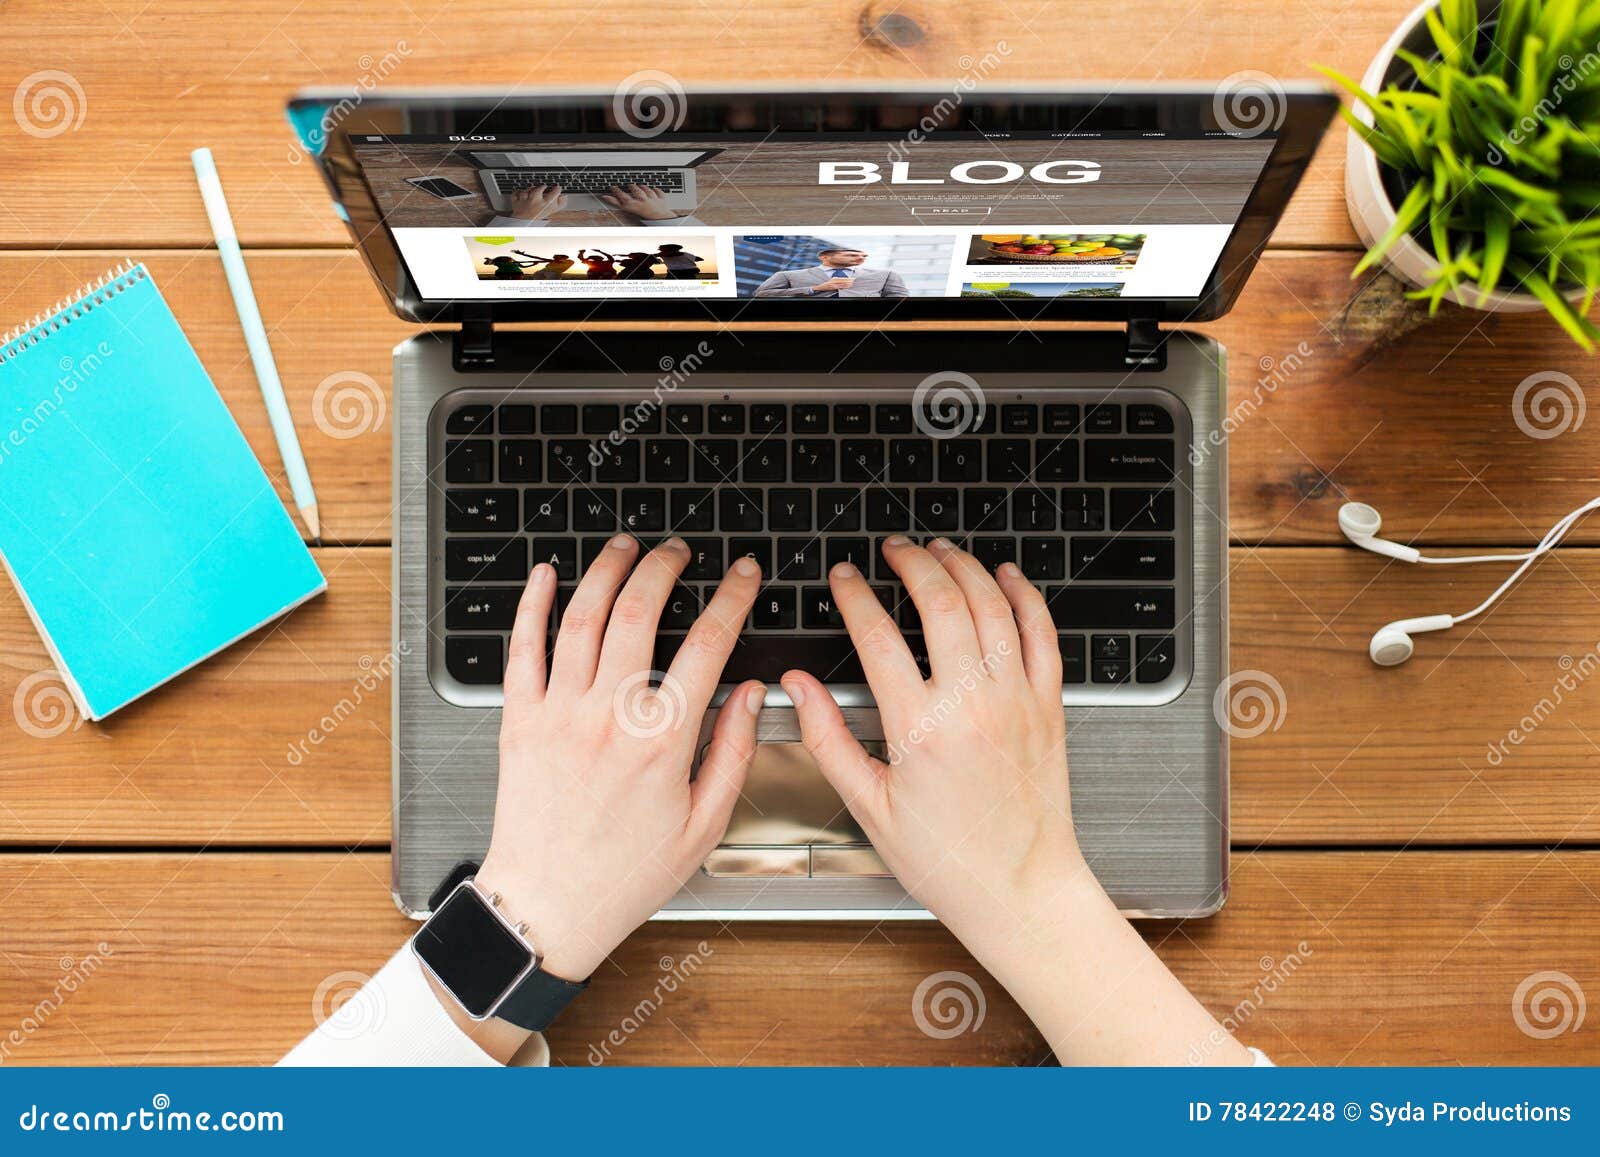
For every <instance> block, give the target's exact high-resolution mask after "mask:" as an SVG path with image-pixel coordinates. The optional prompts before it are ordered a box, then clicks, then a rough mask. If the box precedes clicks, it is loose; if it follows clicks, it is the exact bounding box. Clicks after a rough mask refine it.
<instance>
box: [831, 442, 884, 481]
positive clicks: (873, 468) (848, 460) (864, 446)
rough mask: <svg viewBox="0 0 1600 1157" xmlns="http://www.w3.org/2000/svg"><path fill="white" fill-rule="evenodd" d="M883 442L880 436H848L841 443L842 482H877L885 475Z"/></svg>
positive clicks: (840, 466)
mask: <svg viewBox="0 0 1600 1157" xmlns="http://www.w3.org/2000/svg"><path fill="white" fill-rule="evenodd" d="M883 467H884V456H883V442H882V440H880V439H878V438H847V439H845V440H844V441H843V442H841V443H840V444H839V481H840V482H877V481H879V480H880V479H881V478H882V477H883Z"/></svg>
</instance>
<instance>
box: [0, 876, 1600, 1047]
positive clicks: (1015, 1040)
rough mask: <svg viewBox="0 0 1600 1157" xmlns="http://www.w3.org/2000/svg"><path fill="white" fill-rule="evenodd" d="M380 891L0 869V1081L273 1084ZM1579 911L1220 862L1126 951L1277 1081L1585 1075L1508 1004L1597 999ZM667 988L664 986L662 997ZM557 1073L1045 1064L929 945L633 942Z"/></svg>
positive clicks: (564, 1039)
mask: <svg viewBox="0 0 1600 1157" xmlns="http://www.w3.org/2000/svg"><path fill="white" fill-rule="evenodd" d="M387 878H388V872H387V861H386V857H384V856H382V855H379V854H371V853H364V854H355V855H334V854H314V855H309V854H308V855H299V856H271V857H267V856H248V855H237V854H208V855H201V856H173V855H140V856H126V855H82V854H63V855H56V856H48V857H42V856H32V855H0V917H3V918H4V922H5V926H6V928H7V929H8V931H7V938H6V939H7V943H6V951H5V953H4V954H3V955H0V978H3V979H0V1029H4V1030H5V1031H6V1032H8V1031H10V1029H11V1028H12V1027H14V1026H15V1027H18V1028H19V1035H20V1037H21V1040H20V1042H15V1041H13V1042H10V1043H9V1044H7V1038H6V1036H5V1032H0V1046H5V1047H6V1048H7V1049H8V1050H9V1051H8V1052H7V1053H5V1054H4V1056H3V1059H4V1060H5V1061H6V1062H7V1063H19V1064H95V1065H99V1064H132V1063H146V1064H209V1063H224V1064H261V1063H270V1062H271V1061H273V1060H275V1059H276V1058H277V1057H278V1056H280V1055H281V1054H282V1053H283V1052H284V1051H286V1050H287V1049H288V1048H289V1047H290V1046H291V1045H292V1044H294V1042H295V1041H297V1040H298V1039H299V1038H300V1037H301V1036H302V1035H304V1034H305V1033H306V1032H308V1031H309V1030H310V1029H311V1028H312V1026H313V1024H314V1023H315V1021H314V1019H313V1018H314V1015H315V1010H316V1008H317V1007H319V1006H320V1007H323V1008H327V1007H329V1006H330V1005H331V1004H333V1003H336V1002H337V1000H338V999H339V998H340V997H341V996H345V995H348V994H349V991H350V986H351V985H352V984H355V983H359V982H360V979H361V978H362V977H363V976H364V975H365V974H368V973H371V972H372V971H374V970H376V969H377V968H378V967H379V966H380V965H381V964H382V963H383V961H384V960H385V959H386V958H387V957H388V955H389V954H390V953H391V952H393V951H394V950H395V948H396V947H398V946H399V945H400V944H401V942H402V941H403V939H404V938H405V936H406V935H407V933H408V930H409V928H410V927H411V926H410V925H409V924H408V923H407V922H406V921H405V920H404V919H402V918H401V917H400V916H399V915H397V914H396V913H395V911H394V908H393V906H392V905H391V904H390V902H389V897H388V890H387V883H386V882H387ZM1597 890H1600V853H1594V852H1555V853H1545V852H1498V853H1464V852H1453V853H1440V854H1431V853H1428V854H1411V855H1393V854H1388V853H1377V852H1372V853H1313V854H1307V853H1295V852H1274V853H1258V854H1254V855H1249V856H1243V857H1240V858H1239V860H1238V862H1237V863H1236V866H1235V873H1234V879H1233V896H1232V899H1231V900H1230V901H1229V904H1228V906H1227V907H1226V908H1225V909H1224V910H1223V912H1222V913H1221V914H1220V915H1219V916H1216V917H1214V918H1212V919H1209V920H1204V921H1191V922H1188V923H1184V924H1150V925H1147V926H1145V927H1144V928H1143V931H1144V933H1145V935H1146V936H1147V937H1148V938H1149V939H1150V940H1151V941H1152V943H1154V944H1155V945H1156V946H1157V950H1158V951H1159V952H1160V954H1161V956H1162V957H1163V958H1164V959H1165V960H1166V961H1167V963H1168V964H1169V965H1170V966H1171V967H1172V968H1173V970H1174V971H1175V972H1176V973H1177V974H1178V976H1179V977H1181V978H1182V979H1183V980H1184V982H1185V983H1187V984H1188V985H1189V986H1190V988H1191V989H1192V990H1193V991H1194V992H1195V994H1196V995H1197V996H1198V997H1199V998H1200V1000H1202V1001H1203V1002H1204V1003H1205V1004H1206V1005H1207V1006H1208V1007H1209V1008H1210V1009H1211V1010H1212V1011H1213V1012H1214V1013H1216V1014H1217V1015H1219V1016H1231V1017H1233V1018H1234V1019H1235V1020H1236V1021H1237V1023H1238V1024H1239V1025H1240V1027H1239V1029H1238V1032H1239V1035H1240V1036H1241V1037H1242V1038H1243V1039H1244V1040H1245V1041H1246V1042H1248V1043H1250V1044H1254V1045H1256V1046H1258V1047H1260V1048H1262V1049H1263V1050H1265V1051H1266V1052H1267V1053H1268V1054H1269V1055H1271V1056H1272V1057H1273V1058H1274V1059H1275V1060H1276V1061H1277V1062H1278V1063H1280V1064H1286V1065H1288V1064H1310V1063H1316V1064H1352V1065H1372V1064H1452V1063H1456V1064H1531V1065H1544V1064H1594V1063H1596V1062H1597V1061H1600V1035H1597V1034H1596V1033H1595V1032H1594V1031H1593V1027H1592V1025H1589V1026H1584V1027H1583V1028H1581V1029H1579V1030H1578V1031H1572V1032H1566V1033H1562V1034H1560V1035H1556V1036H1553V1037H1551V1038H1550V1039H1546V1040H1540V1039H1536V1038H1534V1037H1533V1036H1530V1035H1528V1034H1526V1033H1524V1032H1523V1031H1521V1030H1520V1029H1519V1028H1518V1025H1517V1021H1516V1019H1515V1017H1514V1014H1513V1007H1514V1005H1513V995H1514V993H1515V992H1516V991H1517V988H1518V986H1519V985H1520V984H1521V983H1522V982H1523V981H1524V979H1525V978H1527V977H1529V976H1531V975H1532V974H1534V973H1538V972H1549V971H1559V972H1564V973H1566V974H1567V975H1569V976H1570V977H1571V978H1572V980H1573V981H1575V982H1576V983H1577V984H1578V985H1579V986H1581V987H1582V988H1583V989H1585V990H1587V991H1588V992H1590V993H1592V992H1594V991H1595V988H1596V987H1597V986H1600V965H1597V961H1596V957H1595V953H1594V930H1593V924H1592V921H1593V905H1594V896H1595V894H1596V891H1597ZM39 912H48V913H50V914H51V918H50V919H49V920H40V919H38V918H37V916H36V914H37V913H39ZM702 945H703V947H702ZM943 971H957V972H961V973H965V974H966V975H967V976H968V977H969V978H970V980H971V984H972V985H974V986H975V987H976V989H977V990H978V991H980V992H981V994H982V1000H983V1004H984V1018H983V1023H982V1024H981V1026H978V1027H977V1028H976V1031H971V1032H967V1033H962V1034H960V1035H957V1036H955V1037H952V1038H950V1039H948V1040H936V1039H933V1038H931V1037H929V1036H928V1035H926V1034H925V1033H923V1032H922V1031H921V1030H920V1029H919V1028H918V1027H917V1025H916V1022H915V1020H914V1019H913V1015H912V1007H913V1004H912V1000H913V993H914V992H915V991H916V989H917V986H918V985H919V983H921V982H922V981H923V980H924V979H925V978H926V977H928V976H930V975H932V974H933V973H936V972H943ZM664 972H665V973H671V974H675V975H677V976H679V977H682V978H683V979H682V981H681V983H679V984H678V986H677V990H676V991H675V992H674V991H667V990H663V991H662V992H661V994H660V995H659V996H658V994H657V985H658V983H659V981H660V979H661V977H662V975H663V973H664ZM86 973H87V975H86V976H85V974H86ZM75 974H76V975H77V976H79V977H83V979H82V982H81V983H77V982H76V981H75V988H76V990H75V991H71V992H67V993H65V995H64V998H62V999H60V1003H59V1006H58V1007H54V1006H52V1007H49V1008H47V1010H46V1012H45V1013H44V1014H43V1015H41V1014H40V1012H39V1006H40V1002H41V1001H46V1000H47V999H48V1000H50V1001H52V1002H53V1001H54V1000H55V999H56V996H55V991H54V986H55V985H56V983H57V981H58V980H60V979H61V978H62V977H63V976H64V975H68V976H71V975H75ZM319 993H320V995H319ZM1105 999H1106V1000H1110V1001H1115V1000H1117V999H1119V994H1117V993H1116V992H1108V993H1106V994H1105ZM646 1000H648V1001H651V1002H652V1003H653V1005H654V1007H650V1006H648V1005H647V1006H644V1010H643V1011H641V1002H642V1001H646ZM1530 1023H1531V1022H1530ZM33 1024H37V1026H38V1027H37V1028H36V1029H30V1027H29V1026H30V1025H33ZM635 1024H636V1025H637V1028H636V1030H635V1028H634V1026H635ZM614 1031H615V1032H616V1033H617V1036H616V1037H612V1036H611V1035H610V1034H612V1033H613V1032H614ZM551 1046H552V1050H553V1055H554V1061H555V1063H557V1064H570V1065H585V1064H590V1063H593V1062H594V1061H595V1060H600V1061H604V1062H607V1063H614V1064H628V1065H635V1064H671V1065H712V1064H715V1065H740V1064H748V1065H785V1064H835V1065H850V1064H865V1065H886V1064H926V1065H945V1064H963V1065H965V1064H1002V1065H1010V1064H1019V1065H1029V1064H1039V1063H1042V1062H1046V1061H1047V1060H1048V1052H1047V1049H1046V1047H1045V1045H1044V1043H1043V1041H1042V1040H1041V1038H1040V1037H1039V1035H1038V1034H1037V1033H1036V1032H1035V1030H1034V1029H1033V1027H1032V1026H1031V1024H1029V1022H1028V1021H1027V1019H1026V1018H1025V1017H1024V1016H1023V1015H1022V1012H1021V1011H1020V1010H1019V1009H1018V1008H1017V1007H1016V1006H1015V1005H1014V1004H1013V1003H1012V1002H1011V1000H1010V998H1009V997H1008V996H1007V995H1006V994H1005V992H1004V991H1003V990H1002V989H1001V988H1000V986H999V985H998V984H997V983H996V982H995V981H994V980H993V979H992V978H991V977H989V976H988V975H987V974H985V973H984V972H983V970H982V969H980V968H979V967H978V966H977V965H976V964H975V963H974V962H973V960H972V958H971V957H970V956H969V955H968V954H967V953H966V951H965V950H964V949H962V948H961V946H960V945H959V944H958V943H957V942H956V941H955V940H954V939H953V938H952V937H951V936H950V935H949V933H947V932H946V931H945V930H944V929H943V928H941V927H939V926H938V925H927V924H916V925H912V924H892V925H877V926H874V925H866V924H806V925H796V924H787V925H774V924H764V925H728V926H717V925H712V924H706V925H647V926H645V927H644V928H643V929H641V930H640V931H639V932H637V933H635V935H634V936H632V937H631V938H630V939H629V940H628V941H627V942H626V943H625V944H624V945H623V946H622V948H621V949H619V951H618V952H617V953H616V954H615V956H614V957H613V959H612V960H611V961H610V962H609V963H608V964H607V965H605V966H603V967H602V969H601V971H600V973H599V974H598V976H597V977H596V979H595V982H594V984H593V985H592V986H591V988H590V989H589V991H588V992H587V993H586V994H585V995H584V996H583V998H582V999H581V1000H579V1001H577V1002H576V1003H575V1004H574V1005H573V1006H572V1007H571V1008H570V1009H569V1011H568V1012H567V1014H566V1015H565V1016H564V1017H563V1018H562V1020H561V1021H560V1022H559V1023H558V1024H557V1025H556V1027H555V1029H554V1030H553V1031H552V1033H551Z"/></svg>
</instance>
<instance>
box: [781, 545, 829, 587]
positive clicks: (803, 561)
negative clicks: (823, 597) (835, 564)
mask: <svg viewBox="0 0 1600 1157" xmlns="http://www.w3.org/2000/svg"><path fill="white" fill-rule="evenodd" d="M777 577H778V578H780V579H783V580H784V581H785V582H798V581H801V580H809V581H815V580H816V579H819V578H821V577H822V542H821V541H820V540H819V539H815V538H780V539H779V540H778V572H777Z"/></svg>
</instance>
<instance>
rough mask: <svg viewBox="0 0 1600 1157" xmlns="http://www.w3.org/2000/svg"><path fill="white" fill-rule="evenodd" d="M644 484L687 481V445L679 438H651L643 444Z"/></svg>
mask: <svg viewBox="0 0 1600 1157" xmlns="http://www.w3.org/2000/svg"><path fill="white" fill-rule="evenodd" d="M644 480H645V481H646V482H687V481H689V443H687V442H685V441H684V440H683V439H681V438H651V439H650V440H649V441H648V442H646V443H645V444H644Z"/></svg>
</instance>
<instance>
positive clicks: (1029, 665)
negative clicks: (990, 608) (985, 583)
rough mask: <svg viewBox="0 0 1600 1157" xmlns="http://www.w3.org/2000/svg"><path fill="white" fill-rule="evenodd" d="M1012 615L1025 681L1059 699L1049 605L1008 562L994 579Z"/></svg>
mask: <svg viewBox="0 0 1600 1157" xmlns="http://www.w3.org/2000/svg"><path fill="white" fill-rule="evenodd" d="M995 577H996V578H997V579H998V580H999V582H1000V589H1001V591H1003V592H1004V593H1005V596H1006V601H1007V602H1009V603H1010V604H1011V612H1012V614H1013V615H1015V616H1016V620H1017V633H1018V636H1019V637H1020V639H1021V646H1022V665H1023V667H1024V668H1025V669H1026V671H1027V676H1028V682H1029V683H1030V684H1031V685H1032V686H1033V687H1034V688H1036V689H1037V690H1038V692H1039V693H1040V694H1041V695H1048V696H1050V697H1051V698H1059V696H1060V695H1061V643H1060V640H1059V639H1058V638H1057V637H1056V624H1055V620H1054V619H1052V618H1051V617H1050V606H1049V604H1048V603H1046V602H1045V601H1044V596H1043V595H1042V594H1040V593H1039V588H1038V587H1036V586H1034V585H1033V584H1032V583H1031V582H1029V581H1028V580H1027V578H1026V576H1024V575H1023V573H1022V571H1020V570H1019V569H1017V564H1016V563H1014V562H1008V563H1006V564H1004V565H1003V566H1001V568H1000V570H999V573H998V574H997V575H996V576H995Z"/></svg>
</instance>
